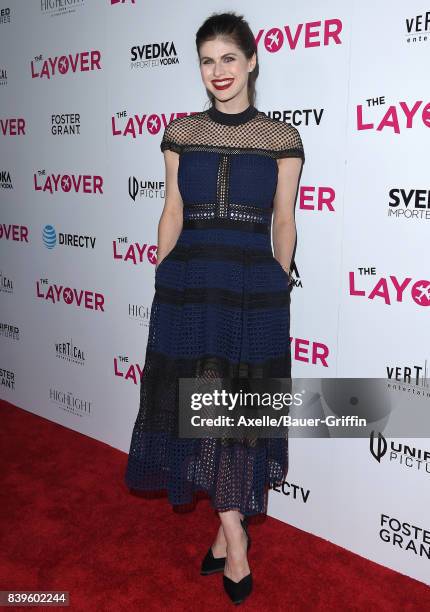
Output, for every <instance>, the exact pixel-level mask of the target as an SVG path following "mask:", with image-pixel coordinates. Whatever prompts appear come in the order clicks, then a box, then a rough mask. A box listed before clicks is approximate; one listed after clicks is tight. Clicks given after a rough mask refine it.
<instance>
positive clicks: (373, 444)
mask: <svg viewBox="0 0 430 612" xmlns="http://www.w3.org/2000/svg"><path fill="white" fill-rule="evenodd" d="M369 450H370V454H371V455H372V457H373V458H374V459H376V461H377V462H378V463H381V461H382V459H383V458H384V457H385V458H386V459H388V460H389V461H391V462H393V463H397V464H398V465H401V466H402V467H406V468H409V469H414V470H418V471H420V472H424V473H425V474H427V475H430V450H427V449H422V448H417V447H416V446H412V445H410V444H404V443H402V442H399V441H398V438H396V441H394V440H390V442H388V441H387V439H386V438H385V436H384V435H383V434H382V433H381V432H378V434H377V435H376V433H375V431H372V432H371V433H370V439H369Z"/></svg>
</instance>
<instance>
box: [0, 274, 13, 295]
mask: <svg viewBox="0 0 430 612" xmlns="http://www.w3.org/2000/svg"><path fill="white" fill-rule="evenodd" d="M0 293H13V280H12V279H11V278H10V277H9V276H7V275H6V274H5V273H4V272H3V270H0Z"/></svg>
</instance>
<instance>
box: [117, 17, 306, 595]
mask: <svg viewBox="0 0 430 612" xmlns="http://www.w3.org/2000/svg"><path fill="white" fill-rule="evenodd" d="M196 45H197V52H198V57H199V66H200V72H201V77H202V80H203V83H204V85H205V87H206V90H207V93H208V95H209V98H210V101H211V103H212V104H211V106H210V108H209V109H208V110H205V111H202V112H198V113H195V114H193V115H188V116H185V117H178V118H176V119H174V120H173V121H171V122H170V124H169V125H168V126H167V127H166V129H165V131H164V134H163V139H162V142H161V145H160V147H161V150H162V151H163V152H164V159H165V167H166V199H165V205H164V210H163V213H162V215H161V218H160V223H159V229H158V244H159V246H158V264H157V266H156V272H155V295H154V300H153V303H152V308H151V317H150V325H149V338H148V345H147V349H146V359H145V365H144V370H143V374H142V381H141V394H140V410H139V413H138V416H137V419H136V423H135V426H134V430H133V436H132V440H131V445H130V454H129V460H128V465H127V473H126V483H127V485H128V486H129V487H130V489H140V490H156V489H167V491H168V498H169V501H170V502H171V503H172V504H174V505H177V504H184V503H189V502H190V501H192V500H193V495H194V493H195V492H196V491H199V490H202V491H206V492H207V493H209V496H210V499H211V503H212V506H213V507H214V508H215V509H216V511H217V513H218V516H219V518H220V521H221V523H220V526H219V530H218V533H217V536H216V538H215V541H214V542H213V544H212V546H211V547H210V548H209V550H208V552H207V554H206V556H205V557H204V559H203V562H202V567H201V573H202V574H203V575H207V574H211V573H214V572H217V571H222V572H223V584H224V589H225V591H226V592H227V594H228V595H229V597H230V598H231V600H232V601H234V602H235V603H240V602H241V601H243V600H244V599H245V597H246V596H247V595H249V593H250V592H251V590H252V574H251V570H250V567H249V563H248V560H247V550H248V548H249V543H250V540H249V537H248V529H247V517H248V516H251V515H254V514H258V513H264V512H266V508H267V494H268V488H269V487H270V485H274V484H277V483H280V482H282V480H283V479H284V478H285V476H286V473H287V470H288V439H287V438H286V437H284V438H276V439H269V438H265V439H263V438H259V439H257V440H255V439H254V440H253V439H252V438H251V439H249V438H247V437H245V438H244V439H240V438H239V439H233V438H227V439H226V438H222V437H221V438H220V437H213V438H210V437H207V438H201V439H197V438H196V439H192V438H183V437H182V438H181V437H179V436H178V435H177V427H178V425H177V422H178V379H179V378H181V377H184V378H195V379H203V380H205V379H206V380H207V379H208V377H209V378H210V377H214V376H215V377H220V378H227V377H232V378H234V377H239V378H246V377H248V378H249V379H252V378H258V377H262V376H263V377H285V378H288V377H290V376H291V357H290V338H289V301H290V289H291V282H290V281H291V278H290V265H291V259H292V255H293V249H294V245H295V239H296V228H295V221H294V202H295V198H296V194H297V186H298V182H299V176H300V172H301V168H302V163H303V161H304V152H303V145H302V141H301V138H300V135H299V133H298V131H297V130H296V129H295V128H294V127H293V126H291V125H290V124H287V123H281V122H278V121H275V120H274V119H271V118H269V117H267V116H266V115H265V113H263V112H261V111H259V110H258V109H257V108H256V106H255V105H254V100H255V81H256V78H257V74H258V60H257V49H256V44H255V39H254V36H253V34H252V32H251V30H250V28H249V26H248V24H247V22H246V21H245V20H244V19H243V17H242V16H237V15H235V14H234V13H223V14H214V15H212V16H211V17H209V18H208V19H207V20H206V21H205V23H203V25H202V26H201V27H200V29H199V30H198V32H197V35H196ZM272 216H273V245H274V252H275V255H273V254H272V247H271V221H272Z"/></svg>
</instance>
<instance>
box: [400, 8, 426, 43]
mask: <svg viewBox="0 0 430 612" xmlns="http://www.w3.org/2000/svg"><path fill="white" fill-rule="evenodd" d="M405 26H406V42H408V43H417V42H427V41H428V40H429V35H430V11H426V12H425V13H423V14H422V15H415V16H414V17H406V19H405Z"/></svg>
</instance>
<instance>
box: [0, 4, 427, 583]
mask: <svg viewBox="0 0 430 612" xmlns="http://www.w3.org/2000/svg"><path fill="white" fill-rule="evenodd" d="M223 10H234V11H236V12H238V13H239V14H243V15H244V16H245V18H246V19H247V20H248V22H249V23H250V26H251V28H252V30H253V32H254V33H255V38H256V41H257V46H258V55H259V62H260V76H259V78H258V80H257V93H258V95H257V100H256V106H257V108H259V109H260V110H262V111H264V112H265V113H267V114H268V115H269V116H271V117H274V118H276V119H279V120H280V121H286V122H289V123H291V124H292V125H294V126H295V127H297V129H298V130H299V132H300V134H301V137H302V140H303V143H304V148H305V153H306V162H305V165H304V170H303V173H302V177H301V183H300V187H299V192H298V198H297V205H296V223H297V231H298V244H297V250H296V255H295V261H294V288H293V291H292V293H291V350H292V359H293V376H294V377H310V378H319V377H321V378H325V377H333V378H340V377H352V378H360V377H370V378H382V379H386V380H387V389H388V390H389V393H390V394H391V395H392V398H393V399H394V398H395V400H396V401H397V402H399V401H400V402H405V406H407V402H408V401H409V399H410V398H411V397H412V396H414V397H419V398H421V401H422V405H423V406H425V405H426V406H427V408H428V407H429V397H430V389H429V385H428V380H427V372H428V367H429V366H428V357H429V355H430V349H429V346H430V325H429V322H430V319H429V316H430V308H429V306H430V269H429V263H428V262H429V254H430V250H429V237H430V231H429V230H430V175H429V162H428V149H429V144H430V138H429V135H430V132H429V128H430V90H429V87H428V76H427V75H428V57H429V51H430V41H429V36H430V4H429V3H427V4H426V3H425V2H422V1H418V0H411V1H410V2H407V3H406V2H403V1H401V0H395V1H393V0H381V1H380V2H377V3H375V2H371V1H370V0H360V1H358V0H350V1H347V2H345V1H344V0H326V1H325V2H324V3H321V2H318V1H317V0H307V1H305V2H303V1H298V0H296V1H292V2H289V3H285V2H281V1H273V0H272V1H271V0H269V2H265V3H264V6H263V5H261V4H260V3H258V2H234V3H233V5H231V3H230V4H229V5H227V4H224V3H221V2H211V1H209V0H207V1H206V2H197V1H190V2H184V3H177V2H173V0H168V1H167V0H166V1H165V2H155V1H154V0H145V1H143V0H135V1H134V2H133V1H132V0H130V1H125V0H124V1H120V0H85V1H84V0H27V1H24V0H21V1H15V2H14V1H12V0H9V2H7V1H5V0H2V1H1V3H0V198H1V224H0V248H1V265H0V306H1V320H0V333H1V337H0V348H1V358H0V372H1V376H0V379H1V386H0V395H1V397H2V398H3V399H5V400H8V401H9V402H12V403H13V404H15V405H17V406H19V407H21V408H22V409H25V410H29V411H32V412H35V413H37V414H39V415H41V416H43V417H45V418H47V419H50V420H52V421H55V422H57V423H60V424H62V425H64V426H65V427H69V428H71V429H74V430H76V431H79V432H81V433H83V434H85V435H88V436H91V437H93V438H96V439H98V440H102V441H104V442H106V443H107V444H109V445H111V446H113V447H115V448H118V449H121V450H123V451H125V452H128V448H129V442H130V437H131V431H132V427H133V424H134V420H135V418H136V415H137V411H138V405H139V384H140V375H141V372H142V368H143V365H144V356H145V349H146V343H147V335H148V322H149V314H150V308H151V303H152V298H153V295H154V265H155V262H156V253H157V226H158V220H159V217H160V214H161V211H162V208H163V203H164V197H165V182H164V181H165V175H164V159H163V154H162V153H161V151H160V148H159V145H160V140H161V136H162V134H163V131H164V128H165V127H166V125H167V124H168V123H169V122H170V121H171V120H172V119H173V118H175V117H177V116H181V115H183V114H185V115H186V114H189V113H194V112H199V111H202V110H205V109H206V108H207V107H208V100H207V98H206V92H205V90H204V87H203V84H202V82H201V78H200V72H199V67H198V58H197V53H196V49H195V42H194V40H195V33H196V31H197V29H198V27H199V26H200V25H201V23H202V22H203V21H204V20H205V19H206V17H207V16H208V15H209V14H211V13H212V12H221V11H223ZM320 400H321V405H322V402H323V401H324V398H323V397H321V398H320ZM325 409H326V410H330V407H329V406H327V405H326V406H325ZM383 424H384V419H383V418H381V422H378V421H375V422H374V423H373V424H372V430H371V431H369V435H368V436H367V437H360V438H355V439H354V438H329V437H327V438H325V439H323V438H316V437H313V438H311V437H308V438H292V439H291V441H290V466H289V472H288V476H287V479H286V481H285V482H284V483H283V485H282V486H279V487H277V488H276V489H273V490H271V491H270V493H269V514H270V515H271V516H274V517H277V518H278V519H280V520H282V521H285V522H288V523H290V524H293V525H295V526H297V527H299V528H301V529H303V530H305V531H308V532H311V533H314V534H316V535H318V536H320V537H323V538H325V539H327V540H330V541H331V542H334V543H336V544H338V545H340V546H342V547H345V548H347V549H349V550H351V551H354V552H355V553H357V554H359V555H362V556H363V557H366V558H368V559H371V560H374V561H376V562H378V563H380V564H382V565H384V566H387V567H390V568H393V569H395V570H397V571H399V572H401V573H403V574H407V575H409V576H412V577H415V578H416V579H418V580H420V581H422V582H425V583H426V584H430V519H429V514H428V508H429V503H430V493H429V491H430V441H429V438H428V437H426V436H427V435H428V431H427V432H426V431H425V430H424V429H423V431H422V435H417V436H416V437H414V438H410V437H409V438H407V437H406V435H405V437H402V435H401V434H400V435H399V437H397V438H388V437H387V436H386V435H384V431H383V429H384V428H383ZM76 462H77V464H79V457H76ZM86 468H87V469H88V466H86ZM106 478H109V474H106ZM118 486H122V484H121V483H118ZM142 511H144V508H143V507H142ZM304 554H305V551H304Z"/></svg>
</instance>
